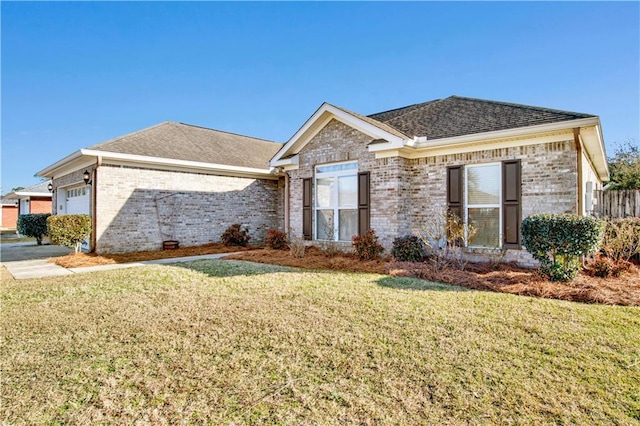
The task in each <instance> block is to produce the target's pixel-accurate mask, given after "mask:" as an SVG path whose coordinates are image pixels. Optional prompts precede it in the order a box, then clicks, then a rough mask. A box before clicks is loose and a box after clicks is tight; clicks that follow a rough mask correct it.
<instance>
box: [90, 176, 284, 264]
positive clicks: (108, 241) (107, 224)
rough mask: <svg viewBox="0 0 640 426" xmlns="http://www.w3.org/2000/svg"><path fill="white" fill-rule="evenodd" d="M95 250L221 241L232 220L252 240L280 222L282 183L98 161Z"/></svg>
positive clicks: (191, 244) (147, 248)
mask: <svg viewBox="0 0 640 426" xmlns="http://www.w3.org/2000/svg"><path fill="white" fill-rule="evenodd" d="M96 180H97V200H96V218H97V223H96V251H97V252H98V253H115V252H129V251H140V250H158V249H160V248H162V241H164V240H178V241H179V242H180V244H181V246H194V245H201V244H206V243H210V242H219V241H220V235H221V234H222V233H223V232H224V230H225V229H226V228H227V227H228V226H229V225H231V224H233V223H242V224H246V225H248V227H249V232H250V235H251V236H252V242H260V241H264V238H265V234H266V230H267V228H270V227H279V228H282V226H283V216H284V214H283V202H282V199H283V196H282V195H283V194H282V184H281V183H280V182H278V181H276V180H260V179H251V178H242V177H228V176H214V175H206V174H195V173H183V172H172V171H160V170H149V169H142V168H129V167H119V166H109V165H102V166H101V167H100V168H98V169H97V179H96Z"/></svg>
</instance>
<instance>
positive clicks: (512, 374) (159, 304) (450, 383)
mask: <svg viewBox="0 0 640 426" xmlns="http://www.w3.org/2000/svg"><path fill="white" fill-rule="evenodd" d="M2 278H3V280H2V311H1V315H0V325H1V326H2V347H1V351H0V366H1V369H2V371H1V377H2V391H1V395H2V401H1V404H0V417H1V418H2V419H3V420H4V421H6V422H7V423H29V424H32V423H38V424H40V423H45V424H63V423H64V424H87V423H93V422H97V423H101V422H102V423H121V424H131V423H135V422H140V423H169V424H174V423H187V424H191V423H211V424H248V423H251V424H336V425H338V424H340V425H342V424H496V423H499V424H541V423H542V424H545V423H546V424H624V425H627V424H640V332H639V330H640V309H639V308H629V307H619V306H602V305H585V304H578V303H571V302H563V301H557V300H543V299H533V298H526V297H518V296H512V295H507V294H500V293H490V292H478V291H469V290H463V289H460V288H457V287H451V286H446V285H442V284H434V283H429V282H425V281H420V280H414V279H407V278H396V277H389V276H382V275H375V274H347V273H336V272H313V271H312V272H310V271H299V270H292V269H289V268H284V267H277V266H267V265H255V264H249V263H242V262H231V261H200V262H194V263H191V264H180V265H177V266H153V267H144V268H132V269H123V270H116V271H109V272H101V273H94V274H78V275H73V276H68V277H54V278H50V279H40V280H25V281H13V280H11V279H9V278H8V277H7V275H6V271H3V276H2Z"/></svg>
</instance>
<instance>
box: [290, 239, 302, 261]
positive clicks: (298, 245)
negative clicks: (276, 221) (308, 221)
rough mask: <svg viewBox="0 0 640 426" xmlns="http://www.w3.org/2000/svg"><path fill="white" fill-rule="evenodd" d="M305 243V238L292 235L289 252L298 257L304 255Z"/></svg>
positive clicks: (300, 257)
mask: <svg viewBox="0 0 640 426" xmlns="http://www.w3.org/2000/svg"><path fill="white" fill-rule="evenodd" d="M304 250H305V244H304V240H303V239H302V238H300V237H299V236H297V235H292V234H291V238H290V239H289V254H291V256H292V257H294V258H296V259H302V258H303V257H304Z"/></svg>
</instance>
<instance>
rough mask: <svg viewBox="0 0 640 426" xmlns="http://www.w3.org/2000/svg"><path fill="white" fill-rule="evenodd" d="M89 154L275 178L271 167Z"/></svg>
mask: <svg viewBox="0 0 640 426" xmlns="http://www.w3.org/2000/svg"><path fill="white" fill-rule="evenodd" d="M82 151H83V152H84V153H85V154H86V155H88V156H95V157H102V160H103V161H109V160H115V161H120V162H125V163H137V164H146V165H154V166H165V167H177V168H183V169H193V170H199V171H209V172H218V173H222V174H231V175H242V176H249V177H258V178H263V179H264V178H267V179H268V178H274V176H273V173H272V170H271V168H265V169H259V168H255V167H243V166H232V165H227V164H215V163H205V162H200V161H189V160H176V159H173V158H162V157H151V156H146V155H135V154H123V153H119V152H108V151H97V150H82Z"/></svg>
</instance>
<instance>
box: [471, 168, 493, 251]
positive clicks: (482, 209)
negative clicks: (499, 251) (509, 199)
mask: <svg viewBox="0 0 640 426" xmlns="http://www.w3.org/2000/svg"><path fill="white" fill-rule="evenodd" d="M501 170H502V167H501V164H500V163H492V164H481V165H473V166H467V167H465V171H466V179H465V182H466V191H465V193H466V203H465V205H466V208H465V222H466V223H467V224H469V225H470V227H471V228H472V229H474V230H475V234H474V235H470V237H471V238H468V240H467V241H468V245H469V246H470V247H492V248H494V247H500V246H501V241H502V173H501Z"/></svg>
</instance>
